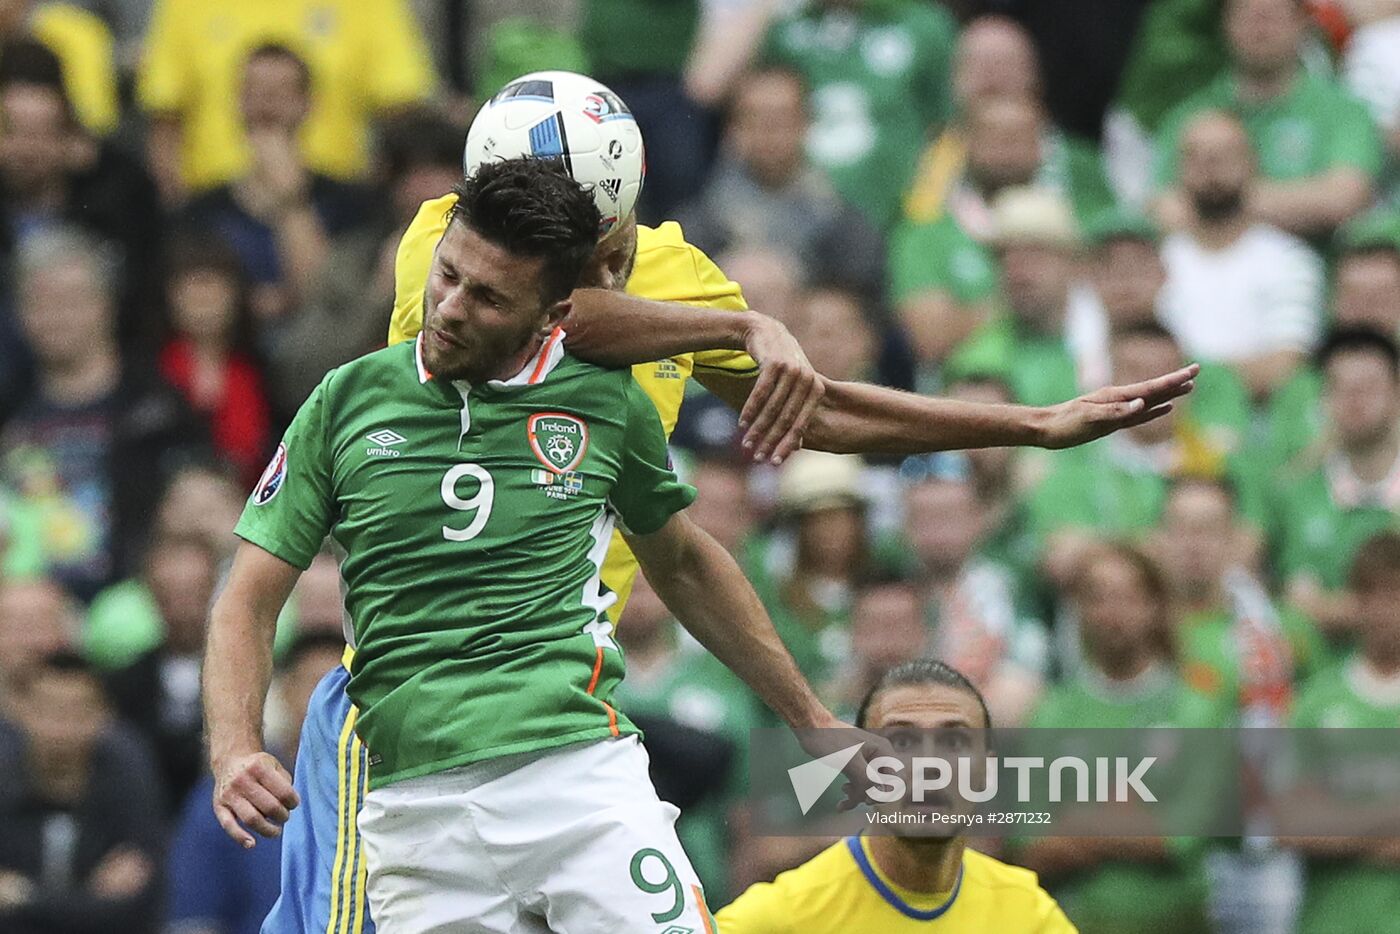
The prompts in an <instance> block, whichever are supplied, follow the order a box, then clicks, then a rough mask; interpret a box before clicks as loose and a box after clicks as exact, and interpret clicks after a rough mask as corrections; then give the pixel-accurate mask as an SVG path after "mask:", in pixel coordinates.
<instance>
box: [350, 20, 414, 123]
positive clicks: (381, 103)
mask: <svg viewBox="0 0 1400 934" xmlns="http://www.w3.org/2000/svg"><path fill="white" fill-rule="evenodd" d="M355 6H356V7H358V8H359V9H360V11H361V15H362V16H363V17H365V20H364V22H365V25H366V28H367V29H368V30H369V34H370V39H371V47H372V48H373V50H374V54H373V55H371V56H369V58H368V60H367V61H366V62H365V63H364V64H365V72H364V75H363V78H364V93H365V97H366V99H367V100H368V101H369V103H370V106H371V107H372V108H373V109H375V110H385V109H388V108H392V107H397V106H401V105H403V104H411V103H414V102H415V101H420V100H424V99H426V98H427V97H428V96H429V95H430V94H431V93H432V92H433V84H434V72H433V64H432V57H431V55H429V53H428V44H427V42H426V40H425V39H424V38H423V31H422V30H421V29H419V27H418V21H417V19H415V18H414V15H413V10H412V9H411V8H410V7H409V5H408V3H407V2H406V0H378V2H367V0H356V4H355Z"/></svg>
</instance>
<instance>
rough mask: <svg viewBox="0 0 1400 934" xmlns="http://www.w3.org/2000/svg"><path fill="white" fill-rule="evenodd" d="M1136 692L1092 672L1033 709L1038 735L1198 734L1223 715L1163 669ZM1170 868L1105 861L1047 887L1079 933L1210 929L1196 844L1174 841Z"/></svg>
mask: <svg viewBox="0 0 1400 934" xmlns="http://www.w3.org/2000/svg"><path fill="white" fill-rule="evenodd" d="M1139 680H1140V683H1139V684H1138V685H1135V686H1133V687H1132V688H1122V687H1116V686H1113V685H1110V684H1108V683H1107V682H1105V681H1104V680H1103V679H1102V678H1101V677H1099V676H1097V675H1095V674H1092V673H1088V674H1085V675H1083V676H1081V677H1078V678H1075V679H1073V680H1071V681H1068V682H1065V683H1062V684H1060V685H1057V686H1056V687H1054V688H1052V689H1051V690H1050V691H1049V692H1048V693H1047V694H1046V695H1045V696H1044V697H1043V698H1042V699H1041V701H1040V703H1039V704H1037V705H1036V708H1035V710H1034V711H1033V712H1032V714H1031V718H1030V722H1029V726H1030V727H1032V728H1036V729H1081V728H1084V727H1095V728H1101V729H1139V728H1146V727H1181V728H1199V727H1213V726H1219V725H1220V715H1219V711H1218V710H1217V709H1216V708H1215V707H1214V705H1212V704H1211V703H1210V702H1209V701H1207V700H1206V699H1205V698H1203V697H1201V696H1200V695H1198V694H1196V693H1194V692H1192V691H1191V690H1189V689H1188V688H1187V687H1186V685H1185V683H1184V682H1183V681H1182V680H1181V679H1180V678H1178V677H1177V676H1176V675H1174V674H1170V673H1168V672H1167V671H1165V670H1158V671H1156V672H1150V673H1146V674H1145V675H1144V676H1142V678H1140V679H1139ZM1170 848H1171V852H1172V854H1173V858H1172V859H1171V860H1170V861H1168V862H1165V863H1160V864H1147V863H1105V864H1101V865H1100V866H1098V867H1096V868H1094V869H1090V870H1087V871H1084V872H1080V873H1078V874H1076V875H1074V876H1072V877H1068V878H1065V879H1063V880H1059V881H1058V882H1055V881H1051V882H1047V885H1048V887H1049V888H1050V891H1051V894H1053V895H1054V896H1055V898H1056V900H1057V901H1059V903H1060V906H1061V907H1062V908H1064V910H1065V914H1066V915H1068V916H1069V918H1070V920H1071V921H1073V922H1074V923H1075V924H1076V925H1077V926H1078V928H1079V930H1080V931H1083V932H1086V934H1090V932H1127V931H1132V932H1134V934H1157V932H1160V934H1175V932H1181V931H1200V930H1206V929H1207V926H1206V923H1205V906H1206V878H1205V870H1204V867H1203V864H1202V861H1201V852H1202V851H1201V847H1200V846H1199V841H1193V840H1177V839H1173V840H1172V841H1171V843H1170Z"/></svg>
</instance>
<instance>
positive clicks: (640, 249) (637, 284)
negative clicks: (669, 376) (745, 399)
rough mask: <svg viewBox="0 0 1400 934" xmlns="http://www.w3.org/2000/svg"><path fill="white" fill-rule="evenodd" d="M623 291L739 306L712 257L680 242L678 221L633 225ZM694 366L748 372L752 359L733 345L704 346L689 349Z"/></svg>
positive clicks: (735, 289) (738, 295)
mask: <svg viewBox="0 0 1400 934" xmlns="http://www.w3.org/2000/svg"><path fill="white" fill-rule="evenodd" d="M627 291H628V293H629V294H631V295H635V296H637V297H638V298H649V299H652V300H653V301H658V302H678V303H680V304H683V305H695V306H697V307H701V308H714V309H718V310H721V311H745V310H747V309H748V307H749V306H748V305H747V304H745V303H744V295H743V293H742V292H741V291H740V290H739V284H738V283H737V282H734V281H733V280H731V279H730V278H729V277H728V276H726V275H725V274H724V273H723V272H722V271H721V270H720V268H719V267H718V266H716V265H715V263H714V261H713V260H711V259H710V258H709V257H708V256H706V255H705V254H704V253H703V252H701V251H700V250H698V249H696V248H695V247H694V246H692V245H690V244H689V243H687V242H686V239H685V234H684V233H683V232H682V231H681V227H680V225H679V224H677V223H675V222H674V221H667V222H666V223H664V224H662V225H661V226H660V227H655V228H653V227H638V228H637V264H636V266H635V267H634V268H633V270H632V277H631V278H630V279H628V280H627ZM694 358H695V368H696V369H697V370H705V371H709V372H722V373H728V374H731V375H734V376H752V375H754V374H756V373H757V372H758V364H756V363H754V361H753V358H752V357H750V356H749V355H748V354H746V353H744V352H742V351H737V350H708V351H705V352H703V353H697V354H695V355H694Z"/></svg>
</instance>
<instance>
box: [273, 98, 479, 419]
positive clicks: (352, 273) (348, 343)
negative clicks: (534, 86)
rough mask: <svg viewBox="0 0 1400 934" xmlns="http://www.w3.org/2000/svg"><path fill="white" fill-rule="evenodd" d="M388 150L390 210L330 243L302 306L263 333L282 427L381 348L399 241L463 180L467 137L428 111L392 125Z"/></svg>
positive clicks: (385, 140) (386, 137)
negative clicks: (339, 375)
mask: <svg viewBox="0 0 1400 934" xmlns="http://www.w3.org/2000/svg"><path fill="white" fill-rule="evenodd" d="M382 144H383V145H382V148H383V150H384V158H383V161H384V167H385V175H386V178H385V179H384V181H383V185H382V188H383V189H384V191H385V192H386V193H387V201H388V211H387V212H382V211H381V212H377V213H376V214H375V215H374V216H372V217H368V218H364V219H363V220H364V222H363V223H359V224H357V225H355V226H354V227H353V228H351V229H349V230H347V231H345V232H342V233H341V234H340V235H339V236H337V237H335V238H334V239H333V240H331V241H330V252H329V254H328V256H327V258H326V262H325V264H324V265H323V266H322V269H321V272H320V274H319V275H318V276H317V277H316V279H315V281H314V282H313V283H312V284H311V286H310V287H309V288H308V289H307V290H306V294H305V295H304V296H303V297H302V299H301V301H299V302H298V303H296V304H295V305H293V306H292V307H291V308H290V309H288V311H287V313H286V314H284V315H283V316H282V317H281V318H280V319H278V320H277V321H275V322H273V321H264V322H262V323H261V325H260V327H259V331H260V333H261V335H262V339H261V341H260V342H259V343H260V345H261V350H262V353H263V356H264V357H265V359H266V360H267V364H268V382H269V389H270V390H271V392H272V395H273V400H274V408H275V410H276V412H277V414H278V420H279V421H288V420H290V418H291V416H292V414H293V413H295V412H296V410H297V408H298V406H300V405H301V403H302V402H303V401H305V399H306V397H307V396H308V395H310V394H311V390H312V389H314V388H316V384H317V383H318V382H320V381H321V377H322V376H323V375H324V374H325V372H326V371H327V370H329V369H331V368H332V367H336V366H339V365H340V364H342V363H345V362H346V361H348V360H352V359H354V358H355V357H358V356H360V355H361V354H364V353H367V352H369V351H371V350H375V349H377V348H379V347H380V346H382V345H383V343H384V314H385V312H384V309H386V308H389V307H391V306H392V304H393V300H394V257H395V255H396V252H397V250H398V246H399V239H400V237H401V236H402V234H403V231H404V229H405V228H406V227H408V225H409V222H410V221H412V220H413V217H414V215H415V214H417V213H418V209H419V208H420V207H421V206H422V204H423V203H424V202H425V201H429V200H432V199H435V198H439V197H441V196H442V195H443V194H445V193H446V192H448V191H451V190H452V186H453V185H454V184H456V183H457V182H458V181H460V180H461V177H462V131H461V130H460V129H458V128H457V127H455V126H453V125H452V124H450V123H448V122H446V121H445V120H444V119H443V118H441V117H439V116H436V115H435V114H433V113H431V112H429V111H426V110H413V111H409V112H407V113H405V114H403V115H401V116H399V117H396V118H394V119H393V120H390V121H388V122H387V123H386V124H385V127H384V135H383V140H382Z"/></svg>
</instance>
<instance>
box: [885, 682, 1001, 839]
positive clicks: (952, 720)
mask: <svg viewBox="0 0 1400 934" xmlns="http://www.w3.org/2000/svg"><path fill="white" fill-rule="evenodd" d="M866 725H867V728H868V729H869V730H871V731H872V732H875V733H879V734H880V735H881V736H884V737H885V738H886V739H888V740H889V741H890V745H891V746H892V747H894V752H895V755H896V756H897V757H899V758H900V759H903V760H905V761H906V763H908V762H909V761H910V760H912V759H913V758H914V757H916V756H925V757H939V758H943V759H946V760H949V761H955V760H957V759H959V758H966V759H968V760H972V761H981V759H982V758H983V757H984V756H985V755H986V754H987V749H988V747H987V734H986V732H985V730H986V727H987V722H986V719H985V718H984V717H983V715H982V707H981V705H980V704H978V702H977V699H976V698H975V697H973V696H972V695H971V694H969V693H968V692H967V691H965V690H961V689H959V688H955V687H950V686H947V685H942V684H915V685H902V686H899V687H893V688H889V689H888V690H885V691H882V692H881V693H880V694H879V696H877V697H876V698H875V701H874V703H873V704H872V705H871V707H870V711H869V713H868V714H867V715H866ZM903 775H904V776H905V778H906V780H908V779H909V777H910V775H911V772H910V766H909V765H907V764H906V766H905V769H904V771H903ZM983 782H984V778H983V776H981V775H980V774H979V775H976V776H973V778H972V781H971V787H973V788H982V787H983ZM911 784H912V783H911ZM953 787H954V788H956V787H957V783H956V782H954V783H953ZM923 797H924V801H923V803H922V804H917V803H914V802H895V803H893V804H889V805H884V806H882V807H881V810H891V811H901V812H905V813H907V812H909V811H919V810H923V811H941V812H953V811H957V812H969V813H970V812H971V810H972V807H973V805H972V804H970V803H969V802H966V801H962V800H959V799H958V796H956V795H955V794H952V793H945V792H932V793H926V794H924V796H923ZM891 826H895V827H899V828H900V830H899V834H900V836H910V837H918V838H920V839H926V840H946V839H949V838H951V837H955V836H957V828H958V826H959V825H957V824H954V823H951V822H946V823H945V822H931V823H922V824H921V823H907V824H892V825H891Z"/></svg>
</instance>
